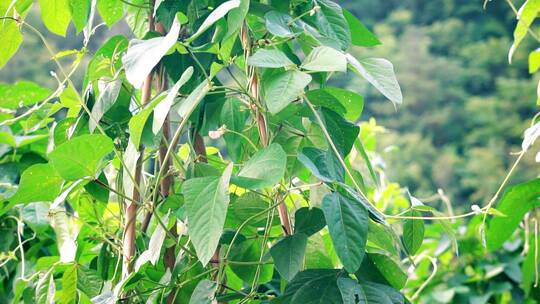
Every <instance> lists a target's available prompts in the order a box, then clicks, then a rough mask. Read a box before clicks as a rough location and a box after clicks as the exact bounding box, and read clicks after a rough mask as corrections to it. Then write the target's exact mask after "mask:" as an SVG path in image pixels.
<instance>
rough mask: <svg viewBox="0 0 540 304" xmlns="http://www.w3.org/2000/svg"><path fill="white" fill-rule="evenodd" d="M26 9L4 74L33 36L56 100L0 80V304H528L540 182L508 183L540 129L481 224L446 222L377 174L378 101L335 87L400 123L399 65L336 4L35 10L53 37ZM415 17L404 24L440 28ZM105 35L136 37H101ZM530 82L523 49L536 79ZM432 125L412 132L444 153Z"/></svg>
mask: <svg viewBox="0 0 540 304" xmlns="http://www.w3.org/2000/svg"><path fill="white" fill-rule="evenodd" d="M389 3H390V2H389ZM407 3H408V2H407ZM445 3H446V4H448V3H453V2H452V1H446V2H445ZM509 3H510V4H511V2H509ZM33 4H34V3H33V1H32V0H13V1H2V2H1V3H0V16H3V17H1V18H2V20H0V22H1V23H0V43H1V45H2V48H1V49H0V67H3V66H5V65H6V64H8V61H9V60H10V59H12V57H13V56H14V55H15V53H16V52H17V50H18V48H19V47H20V45H21V44H23V40H26V39H36V40H34V41H38V42H40V43H42V44H43V52H45V56H46V57H47V58H50V59H51V62H52V64H53V65H52V66H50V68H51V69H54V72H51V79H53V80H54V84H55V85H56V87H52V86H51V87H50V88H48V87H46V86H42V85H39V84H36V83H34V82H30V81H18V82H10V83H2V84H0V110H1V111H0V170H1V171H0V179H1V180H0V182H1V183H0V186H1V187H0V199H1V201H2V204H1V205H0V217H1V218H0V229H2V233H1V234H0V240H1V243H0V246H1V248H2V253H1V254H0V266H1V268H2V272H1V273H0V281H1V282H2V287H1V289H0V301H1V302H15V303H18V302H24V303H54V302H57V303H116V302H117V301H121V302H131V303H141V302H146V303H215V302H220V303H302V304H304V303H306V304H307V303H385V304H386V303H407V302H409V301H410V302H415V303H416V302H421V303H440V302H443V303H448V302H454V303H455V302H460V303H461V302H463V303H487V302H497V303H508V302H526V301H530V302H534V301H535V300H536V299H537V298H538V297H539V296H540V289H538V254H539V253H538V241H539V239H538V221H537V219H536V212H535V211H534V208H536V207H537V206H538V197H539V196H540V180H538V179H530V180H528V181H525V179H526V178H525V176H523V177H522V178H521V179H522V180H523V182H522V183H519V184H514V185H512V186H510V187H507V186H508V184H509V179H510V178H511V176H512V174H513V173H514V171H515V170H516V168H517V167H518V165H519V163H520V162H521V161H522V160H523V159H525V156H526V155H528V154H526V152H527V151H528V150H530V149H531V147H532V145H533V144H534V142H535V140H536V138H537V137H538V136H540V123H537V124H535V119H533V121H532V123H531V122H530V121H526V120H525V118H523V119H522V118H521V117H520V118H519V119H522V121H520V123H519V125H518V126H514V127H515V128H516V130H518V131H516V132H520V133H521V132H523V130H524V129H525V128H526V127H525V125H526V124H527V126H528V124H530V127H529V128H528V129H527V130H526V131H525V133H524V139H523V141H522V142H521V146H520V149H521V151H520V152H519V153H518V155H517V156H516V155H513V156H512V158H511V159H512V163H513V165H512V167H511V168H510V170H509V171H508V172H505V171H504V170H501V171H500V172H491V174H492V175H493V176H494V178H496V179H497V183H496V185H495V186H494V189H491V188H487V189H488V190H486V191H485V192H478V193H476V192H475V193H474V194H472V196H471V197H475V198H476V199H478V200H479V201H485V202H486V204H485V205H484V206H483V207H479V206H477V205H472V207H471V208H472V211H470V212H468V210H466V211H465V213H459V214H455V213H456V212H458V211H459V210H457V211H454V210H453V207H452V203H451V201H450V200H449V199H448V197H447V196H446V195H445V194H444V192H440V193H439V194H438V196H436V197H435V199H440V200H441V201H442V202H443V204H442V205H441V206H442V207H443V208H445V209H441V208H439V209H437V208H434V206H437V205H436V204H431V202H430V201H431V200H432V199H429V200H425V201H424V202H422V201H421V200H419V199H418V198H416V197H415V196H413V195H412V194H411V193H410V192H409V191H408V190H407V189H402V188H401V187H400V186H399V185H398V184H396V183H391V182H389V181H388V179H387V178H386V175H385V168H384V166H381V165H380V162H376V161H374V160H378V159H380V157H381V155H380V151H379V149H378V148H377V141H378V139H379V137H380V134H381V130H383V129H384V128H382V127H381V126H379V125H377V124H376V123H375V121H374V120H369V121H366V120H362V119H361V117H362V116H361V115H362V112H363V108H364V103H365V104H366V108H368V109H370V113H369V114H374V115H375V116H377V115H379V114H381V113H380V112H379V111H378V110H377V109H378V107H379V105H378V104H379V102H378V101H377V99H378V97H377V96H378V95H374V94H373V93H371V91H368V93H367V94H365V95H364V96H362V95H360V94H359V92H358V91H357V89H356V88H355V87H356V85H350V86H349V87H350V89H345V88H343V86H341V85H340V83H343V81H344V79H346V80H347V81H351V83H356V82H357V81H360V82H361V86H364V85H367V84H369V85H370V86H371V87H372V88H373V89H374V90H376V91H377V92H378V93H377V94H380V96H384V97H385V99H388V100H389V101H385V102H386V103H387V105H389V106H390V107H391V108H392V109H398V111H400V110H401V104H402V102H403V97H402V93H401V89H400V86H399V84H398V82H397V79H396V77H395V75H394V67H393V65H392V64H391V63H390V62H389V61H388V60H386V59H383V58H379V57H369V56H365V54H369V53H371V52H374V51H373V50H372V49H369V50H368V49H367V48H371V47H374V46H377V45H379V44H380V40H379V38H377V37H376V36H375V35H374V34H373V33H372V32H371V31H370V30H369V29H368V28H367V27H366V26H365V25H364V24H363V23H362V22H361V21H360V20H359V19H357V17H355V14H353V13H352V12H350V11H348V10H346V9H343V8H341V7H340V6H339V5H338V4H336V3H335V2H333V1H331V0H296V1H295V0H292V1H286V0H279V1H261V2H258V1H249V0H229V1H219V0H216V1H211V0H208V1H198V0H193V1H176V0H161V1H159V0H158V1H149V2H148V1H145V0H135V1H123V0H97V1H91V0H39V1H38V4H39V12H40V18H39V19H40V20H41V21H42V22H43V25H44V28H45V29H46V31H47V32H43V31H44V30H42V29H40V27H39V26H34V25H33V24H32V22H31V21H34V20H32V18H31V17H29V19H25V18H26V17H27V16H29V14H30V16H31V12H35V11H33V9H32V7H33ZM380 5H381V6H383V5H382V4H380ZM456 5H457V4H456ZM468 5H470V4H467V5H465V4H463V7H468ZM514 11H515V13H516V14H518V13H519V14H520V19H519V22H518V23H517V25H516V29H515V31H514V42H513V45H512V48H511V52H510V55H509V57H510V58H512V55H513V53H514V50H516V49H518V46H519V44H520V43H521V41H522V40H523V38H524V37H525V36H527V35H526V34H527V32H528V31H529V32H530V33H529V34H530V35H531V36H533V37H536V34H535V33H534V31H533V30H532V29H529V27H530V26H531V24H532V23H533V21H534V19H535V18H536V16H537V15H538V13H539V12H540V1H538V0H529V1H527V2H526V3H525V4H524V6H523V8H522V9H521V10H519V12H518V10H517V9H515V8H514ZM373 12H374V13H373V15H374V16H372V17H373V18H383V17H382V16H378V15H377V14H378V13H377V10H374V11H373ZM510 12H512V11H511V10H510ZM507 13H508V12H506V11H505V13H504V14H507ZM402 14H405V15H406V13H402ZM398 17H399V16H397V17H394V19H395V18H397V19H398V20H394V22H398V21H399V18H398ZM100 18H101V19H100ZM423 18H428V17H426V16H424V17H421V18H420V16H414V17H413V19H417V20H415V22H417V23H418V24H428V23H430V22H433V20H430V19H429V18H428V19H426V20H425V19H423ZM365 19H366V21H367V24H370V22H371V21H370V18H365ZM389 19H392V18H390V17H389ZM99 20H103V22H104V24H100V23H99V22H100V21H99ZM375 20H377V19H375ZM35 21H36V22H37V21H38V20H37V18H36V20H35ZM119 22H126V23H127V24H128V25H129V28H130V32H129V33H125V35H113V34H112V33H109V34H96V32H97V31H98V30H99V29H101V30H102V31H103V28H104V27H105V26H106V27H108V28H111V27H113V26H114V25H115V24H117V23H119ZM70 24H72V26H73V28H74V31H75V32H76V33H80V34H79V35H78V37H80V38H78V39H80V40H77V39H75V40H74V42H73V44H74V45H73V46H72V47H70V48H68V49H63V50H59V51H56V50H54V49H53V46H52V45H53V44H51V42H50V39H49V37H50V36H53V34H55V35H57V36H65V35H66V33H67V31H68V28H69V27H70ZM389 28H390V29H392V28H393V27H392V25H391V23H390V25H389ZM396 28H397V27H396ZM442 28H443V29H444V28H446V27H445V26H442ZM102 33H103V32H102ZM100 35H102V36H100ZM390 35H396V37H397V36H399V37H401V38H400V39H402V40H403V41H406V40H407V37H409V36H407V32H404V33H390ZM103 36H104V37H107V38H106V41H103V43H99V41H101V39H102V37H103ZM28 37H31V38H28ZM36 37H37V38H36ZM54 39H59V38H54ZM96 41H98V42H96ZM79 42H80V44H79ZM524 44H525V43H524ZM437 46H438V51H440V52H453V51H455V50H453V49H452V48H451V47H450V45H447V44H444V43H440V44H437V43H436V44H434V45H433V47H434V48H437ZM366 47H367V48H366ZM417 47H418V48H420V49H419V50H418V49H416V50H414V55H417V56H420V57H419V58H422V56H427V57H429V56H431V53H430V52H428V51H427V47H428V45H427V44H426V43H424V44H422V43H420V44H418V45H417ZM523 48H524V47H523V46H522V47H521V49H523ZM383 49H384V47H383ZM392 51H393V50H392V45H390V46H389V47H388V48H387V52H392ZM470 51H471V52H474V50H470ZM358 54H360V55H358ZM460 54H461V52H460ZM518 54H519V53H518ZM39 55H40V56H43V53H41V54H39ZM462 55H463V54H462ZM463 56H466V55H463ZM471 56H472V55H471ZM15 60H17V58H15ZM27 60H28V61H31V60H32V58H28V59H27ZM409 60H410V58H409ZM419 60H424V59H419ZM400 63H403V64H404V65H405V64H406V63H405V62H401V61H400ZM10 64H13V63H10ZM409 64H412V65H415V64H416V65H417V63H414V62H412V63H409ZM440 64H441V66H443V65H445V64H444V62H443V63H440ZM538 67H540V56H538V53H537V51H533V52H531V54H530V57H529V69H530V71H531V72H535V71H536V70H537V69H538ZM11 68H12V67H11ZM44 68H45V67H44ZM459 68H461V67H459ZM517 69H519V67H518V68H517ZM479 70H482V69H481V68H479ZM463 73H465V72H463ZM449 74H452V73H449ZM77 75H79V76H77ZM420 75H423V76H426V75H427V76H426V77H429V75H431V74H430V72H428V73H427V74H425V75H424V74H420ZM464 75H465V74H464ZM454 76H455V75H450V76H449V77H450V78H451V77H454ZM467 76H469V77H470V76H471V75H467ZM410 77H412V76H410ZM473 77H474V76H473ZM508 77H510V75H509V76H508ZM353 79H354V80H353ZM409 81H411V80H409ZM490 81H492V79H488V80H486V83H488V85H492V86H496V84H495V83H490ZM411 82H412V81H411ZM453 83H454V79H450V80H449V82H448V83H444V84H441V86H440V87H438V86H435V89H432V88H430V87H429V86H428V87H422V86H418V88H417V89H416V90H417V92H416V94H430V93H429V91H427V92H426V91H425V90H427V89H432V90H433V92H434V93H433V95H436V94H439V93H441V96H438V98H439V99H438V100H436V101H435V102H434V103H435V105H429V106H428V105H427V103H428V100H427V99H423V98H419V99H415V100H416V101H418V103H413V105H412V107H413V110H412V111H411V110H410V109H411V108H408V109H409V110H407V111H408V112H406V114H405V115H409V116H410V117H409V120H413V119H414V118H413V116H412V115H413V114H414V113H417V112H415V109H416V110H418V111H419V110H422V109H424V108H430V107H433V108H436V105H437V103H441V102H443V101H444V100H446V99H447V97H452V98H453V97H456V98H461V99H459V100H460V102H461V103H462V102H464V100H465V99H466V98H467V97H466V96H461V95H459V94H457V93H456V94H454V92H450V91H451V88H447V87H446V86H450V85H452V84H453ZM54 84H53V85H54ZM458 90H459V88H458ZM471 90H472V89H471ZM502 91H503V90H502V89H501V92H502ZM468 92H469V91H468ZM521 93H522V92H516V94H521ZM411 94H412V93H411ZM525 96H526V94H525ZM529 102H530V101H529ZM532 104H534V102H533V103H532ZM530 108H532V106H530V107H529V106H527V107H526V109H527V110H524V111H523V112H520V113H519V114H520V115H521V114H523V115H526V113H528V111H529V110H528V109H530ZM458 109H459V104H458V105H453V108H452V109H450V110H441V109H438V111H442V112H443V113H453V114H456V113H457V112H458ZM507 109H509V111H517V110H515V109H514V108H513V107H512V106H508V108H507ZM461 110H463V109H461ZM381 111H383V112H384V111H386V110H384V109H383V110H381ZM392 111H393V110H392ZM478 111H479V112H481V111H482V110H480V109H479V110H478ZM453 114H452V115H453ZM384 115H388V116H389V115H390V114H388V113H387V114H384ZM452 115H451V117H454V116H452ZM459 115H462V116H461V117H468V115H469V114H468V113H467V112H465V113H459ZM508 115H509V114H508ZM508 115H506V116H508ZM505 118H506V117H505V116H503V117H502V118H499V117H498V116H497V122H502V121H504V119H505ZM383 121H385V120H384V119H383ZM433 121H435V120H433ZM402 123H403V121H402ZM410 123H411V122H410V121H409V124H410ZM441 125H442V124H441ZM391 127H396V126H394V125H391ZM432 127H433V125H430V124H429V123H428V124H424V123H419V124H418V126H417V129H416V130H417V131H418V130H420V131H422V132H426V134H425V135H435V134H439V133H442V135H444V136H458V135H455V134H453V133H452V132H442V131H437V129H436V128H435V129H433V128H432ZM457 129H459V128H457ZM460 130H461V129H460ZM430 132H433V133H430ZM456 132H457V131H456ZM513 135H514V136H515V134H513ZM471 136H472V135H471ZM475 136H476V137H477V138H479V139H482V140H485V139H486V138H483V137H487V138H489V137H490V136H491V135H489V134H487V135H486V134H481V135H475ZM503 136H505V135H500V134H499V135H498V137H501V138H502V137H503ZM509 136H510V135H509ZM401 140H407V138H406V137H405V138H403V139H401ZM437 140H439V138H438V137H435V136H434V137H432V138H430V144H432V143H433V142H436V141H437ZM444 140H446V141H451V139H450V138H447V139H444ZM444 140H443V142H444ZM516 143H517V142H511V143H510V144H516ZM411 144H413V145H414V144H417V143H416V142H414V141H413V142H412V143H411ZM420 148H421V147H420ZM529 154H531V153H529ZM532 154H534V153H532ZM415 157H422V156H421V155H420V156H418V155H416V156H415ZM509 159H510V158H509ZM441 162H443V163H444V160H442V161H441ZM394 163H396V166H398V164H397V162H396V161H395V160H394V161H392V162H391V164H392V166H393V165H394ZM400 165H401V166H406V165H408V163H407V160H401V163H400ZM446 165H447V166H448V164H446ZM397 168H400V167H397ZM404 168H406V167H404ZM387 170H388V171H392V170H395V169H392V168H389V169H387ZM397 170H401V169H397ZM407 172H408V171H407V170H406V169H403V172H402V173H403V174H407ZM442 173H445V174H449V173H448V172H446V171H445V172H442ZM527 174H529V175H531V176H534V175H535V174H534V173H527ZM479 183H480V182H479ZM434 185H438V184H437V183H436V182H435V184H430V185H428V186H426V187H428V189H430V188H431V189H432V188H434ZM438 186H441V185H438ZM442 186H446V185H442ZM478 189H479V188H478ZM504 189H506V191H505V192H504V193H503V190H504ZM411 190H413V193H415V191H414V190H417V189H414V188H411ZM491 190H493V191H491ZM419 191H420V190H419ZM482 191H484V190H482ZM456 195H461V196H463V197H467V196H468V195H470V193H461V194H456ZM440 210H444V212H443V211H440ZM469 219H470V220H469ZM520 227H521V228H520Z"/></svg>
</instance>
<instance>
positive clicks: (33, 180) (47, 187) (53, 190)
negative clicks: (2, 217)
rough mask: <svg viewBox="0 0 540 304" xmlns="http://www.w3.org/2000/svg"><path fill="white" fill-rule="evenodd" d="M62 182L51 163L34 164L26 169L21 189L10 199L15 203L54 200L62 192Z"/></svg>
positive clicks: (20, 183)
mask: <svg viewBox="0 0 540 304" xmlns="http://www.w3.org/2000/svg"><path fill="white" fill-rule="evenodd" d="M62 183H63V181H62V178H61V177H60V175H58V173H57V172H56V171H55V170H54V168H53V167H52V166H51V165H50V164H36V165H33V166H31V167H29V168H28V169H26V170H24V172H23V173H22V176H21V181H20V182H19V189H18V190H17V192H16V193H15V195H13V196H12V197H11V198H9V201H10V203H13V204H21V203H31V202H52V201H53V200H54V199H55V198H56V197H57V196H58V195H59V194H60V188H61V186H62ZM2 211H5V210H2ZM2 213H3V212H2Z"/></svg>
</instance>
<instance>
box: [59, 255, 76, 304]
mask: <svg viewBox="0 0 540 304" xmlns="http://www.w3.org/2000/svg"><path fill="white" fill-rule="evenodd" d="M76 300H77V265H75V264H73V265H71V266H70V267H68V268H67V269H66V271H65V272H64V275H63V276H62V289H61V293H60V301H59V302H60V303H65V304H71V303H76Z"/></svg>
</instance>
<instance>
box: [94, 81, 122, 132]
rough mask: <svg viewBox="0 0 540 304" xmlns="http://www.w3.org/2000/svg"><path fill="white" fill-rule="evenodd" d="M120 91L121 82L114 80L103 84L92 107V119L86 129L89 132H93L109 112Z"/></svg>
mask: <svg viewBox="0 0 540 304" xmlns="http://www.w3.org/2000/svg"><path fill="white" fill-rule="evenodd" d="M121 89H122V80H121V79H116V80H111V81H108V82H106V83H105V84H104V86H103V88H102V89H101V90H100V92H99V95H98V98H97V100H96V103H95V104H94V106H93V107H92V111H91V112H90V115H91V116H92V118H91V119H90V120H89V121H88V128H89V129H90V132H91V133H92V132H94V130H95V129H96V127H97V125H98V124H99V122H100V121H101V118H103V115H105V113H107V111H109V110H110V109H111V108H112V107H113V105H114V103H115V102H116V101H117V100H118V96H119V95H120V90H121Z"/></svg>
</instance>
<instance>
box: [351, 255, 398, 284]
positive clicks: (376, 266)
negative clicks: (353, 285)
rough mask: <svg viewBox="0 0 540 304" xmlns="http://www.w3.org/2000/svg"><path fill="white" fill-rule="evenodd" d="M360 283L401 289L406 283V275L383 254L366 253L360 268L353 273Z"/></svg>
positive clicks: (394, 262)
mask: <svg viewBox="0 0 540 304" xmlns="http://www.w3.org/2000/svg"><path fill="white" fill-rule="evenodd" d="M355 274H356V277H357V278H358V279H359V280H361V281H371V282H377V283H381V284H385V285H390V286H392V287H394V288H396V289H401V288H403V286H405V283H407V278H408V277H407V274H406V273H405V272H404V271H403V269H401V267H400V266H399V265H398V264H397V262H396V261H394V260H393V259H392V258H390V257H389V256H388V255H386V254H383V253H375V252H373V253H368V254H367V255H366V256H365V257H364V260H363V261H362V267H360V269H359V270H358V271H357V272H356V273H355Z"/></svg>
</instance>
